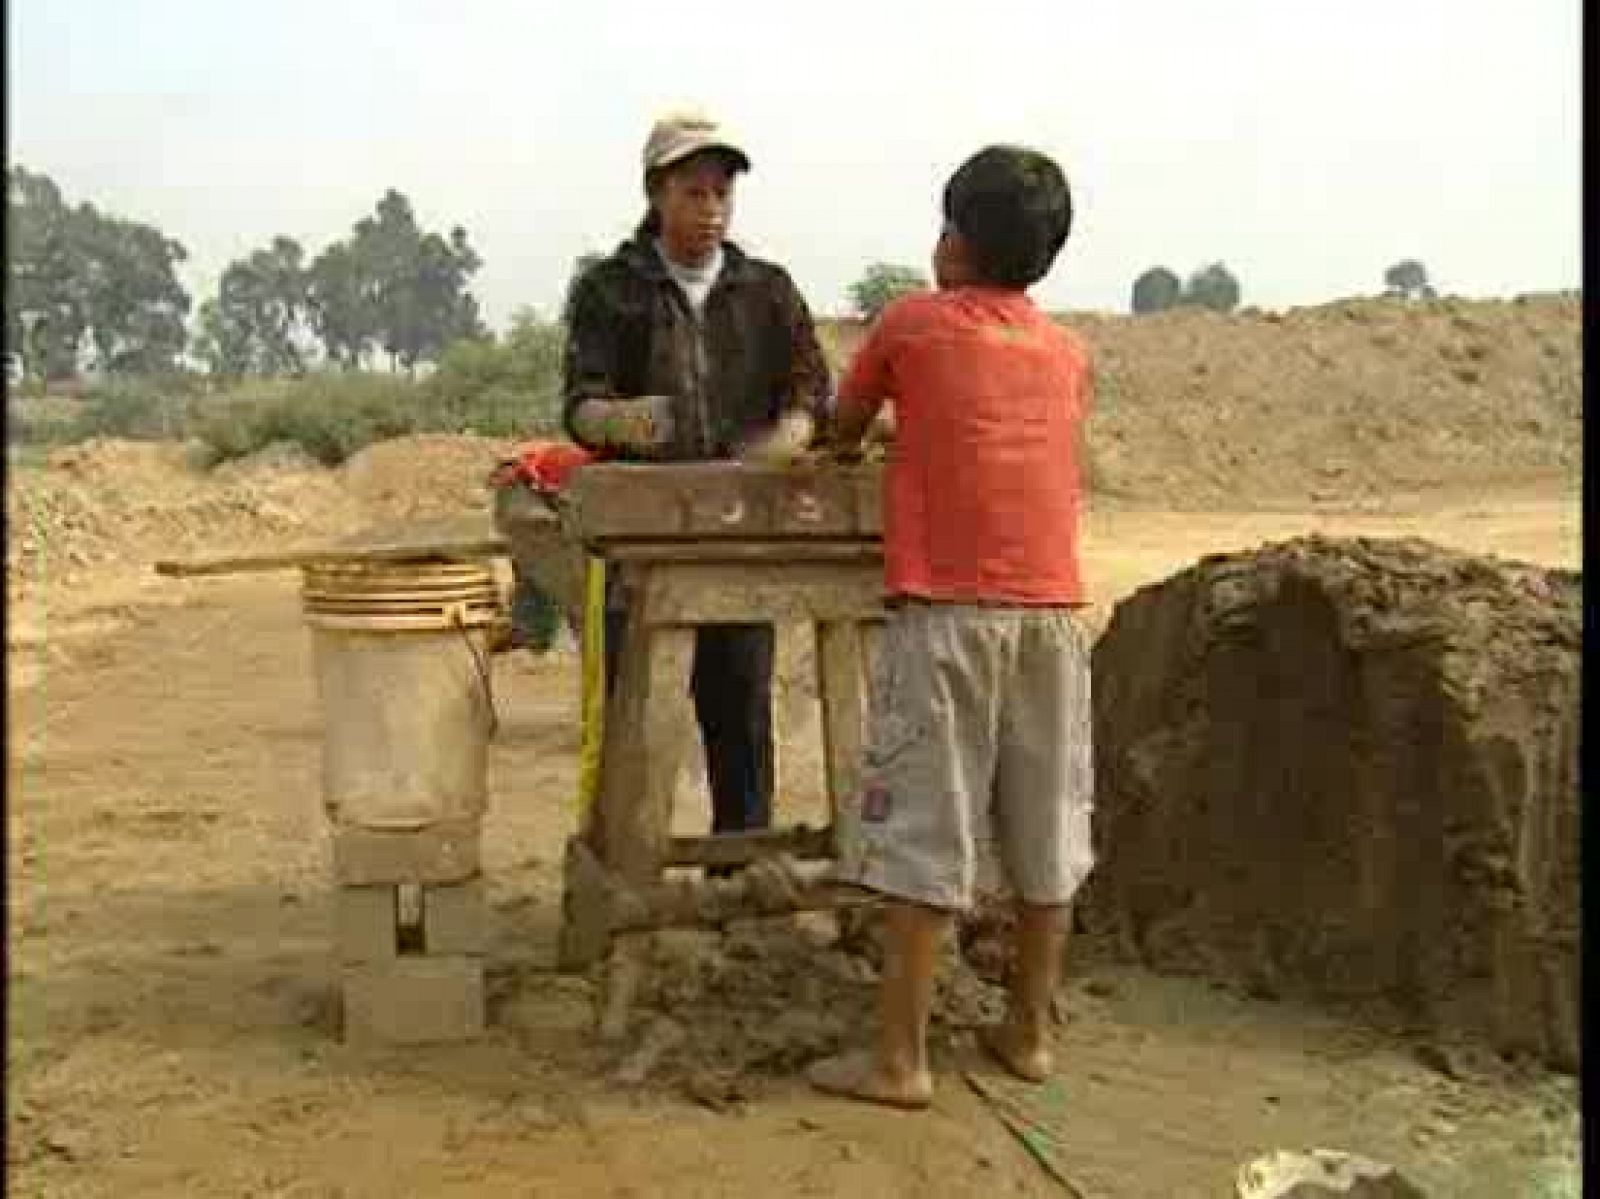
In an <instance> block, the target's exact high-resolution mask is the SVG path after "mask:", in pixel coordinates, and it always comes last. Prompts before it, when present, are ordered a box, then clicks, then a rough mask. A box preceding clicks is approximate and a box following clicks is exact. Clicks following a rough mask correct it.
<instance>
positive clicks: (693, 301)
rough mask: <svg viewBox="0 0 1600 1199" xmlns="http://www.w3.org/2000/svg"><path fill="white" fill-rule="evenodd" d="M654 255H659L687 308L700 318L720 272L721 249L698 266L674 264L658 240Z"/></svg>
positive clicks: (717, 249)
mask: <svg viewBox="0 0 1600 1199" xmlns="http://www.w3.org/2000/svg"><path fill="white" fill-rule="evenodd" d="M656 253H657V254H659V255H661V261H662V263H663V264H664V265H665V266H666V268H667V274H669V275H671V276H672V278H673V281H674V282H676V283H677V285H678V286H679V287H680V288H682V290H683V295H684V298H685V299H687V300H688V301H689V307H690V308H692V309H693V310H694V314H695V316H697V317H698V316H700V315H701V314H702V313H703V312H704V311H705V306H706V297H707V296H708V295H710V294H711V285H712V284H713V283H715V282H716V281H717V275H718V274H719V273H721V271H722V247H721V246H718V247H717V248H716V249H715V250H714V251H712V254H711V257H710V258H708V259H706V261H705V262H704V263H703V264H702V265H700V266H684V265H683V264H682V263H681V262H674V261H673V260H672V259H671V258H670V257H669V256H668V254H667V248H666V246H664V245H662V244H661V242H660V241H659V240H658V241H657V242H656Z"/></svg>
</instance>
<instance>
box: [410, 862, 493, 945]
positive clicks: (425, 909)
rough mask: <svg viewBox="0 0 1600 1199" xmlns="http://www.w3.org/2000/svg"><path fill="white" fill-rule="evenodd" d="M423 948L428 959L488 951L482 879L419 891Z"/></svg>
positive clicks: (434, 886)
mask: <svg viewBox="0 0 1600 1199" xmlns="http://www.w3.org/2000/svg"><path fill="white" fill-rule="evenodd" d="M422 946H423V952H424V953H426V954H428V955H429V956H430V957H431V956H434V955H437V954H443V955H446V956H449V955H464V956H476V955H480V954H483V953H487V952H488V948H489V903H488V900H487V899H486V897H485V895H484V887H483V879H482V877H481V876H480V877H478V878H473V879H468V880H467V881H466V882H464V883H449V884H437V885H432V886H425V887H423V888H422Z"/></svg>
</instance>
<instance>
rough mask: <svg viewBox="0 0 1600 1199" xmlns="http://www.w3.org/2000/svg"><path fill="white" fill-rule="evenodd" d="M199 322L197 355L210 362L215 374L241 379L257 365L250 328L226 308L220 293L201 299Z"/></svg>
mask: <svg viewBox="0 0 1600 1199" xmlns="http://www.w3.org/2000/svg"><path fill="white" fill-rule="evenodd" d="M199 325H200V328H199V331H198V332H197V333H196V334H195V337H194V343H193V347H192V348H193V351H194V356H195V357H196V358H198V359H200V361H201V362H203V363H205V364H206V369H207V370H208V371H209V372H210V373H211V374H212V375H214V376H216V377H218V378H223V379H237V378H240V377H241V376H243V375H247V374H249V373H250V372H251V371H252V370H253V369H254V368H255V353H254V349H253V347H252V345H251V336H250V332H249V330H247V329H244V328H242V327H240V325H239V324H238V322H237V321H236V320H234V319H233V318H231V317H230V316H229V315H228V314H227V313H225V312H224V311H223V309H222V305H221V303H219V302H218V300H217V297H216V296H212V297H210V298H209V299H207V300H204V301H202V302H201V304H200V312H199Z"/></svg>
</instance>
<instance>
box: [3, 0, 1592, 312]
mask: <svg viewBox="0 0 1600 1199" xmlns="http://www.w3.org/2000/svg"><path fill="white" fill-rule="evenodd" d="M935 12H937V13H938V14H939V15H934V13H935ZM6 20H7V21H8V23H9V25H10V29H9V32H10V35H11V36H10V37H9V38H8V39H7V54H8V62H7V74H6V86H7V92H8V99H9V101H10V103H9V105H8V121H9V125H10V129H9V137H10V152H11V157H12V161H14V162H21V163H23V164H25V165H27V166H28V167H30V168H31V169H34V170H42V171H45V172H46V173H48V174H50V175H51V176H52V177H54V178H55V180H56V181H57V182H58V183H59V184H60V185H61V186H62V187H63V189H64V190H65V191H66V192H67V194H68V197H69V198H70V199H73V200H80V199H90V200H93V201H94V202H96V203H97V204H98V205H100V206H102V207H104V208H107V209H110V210H112V211H115V212H117V213H119V214H121V215H125V216H129V217H134V218H138V219H142V220H147V221H151V222H153V223H155V224H158V225H160V226H161V227H162V228H163V229H165V230H166V232H167V233H168V234H170V235H172V236H174V237H177V238H178V239H179V240H181V241H182V242H183V243H184V244H185V245H186V246H187V247H188V248H189V251H190V254H191V261H190V263H189V264H188V269H187V270H186V282H187V283H188V284H189V285H190V288H191V290H192V291H194V292H195V293H196V299H197V302H198V299H199V298H200V296H201V295H202V294H206V293H209V292H210V290H211V289H212V288H213V287H214V286H215V281H216V277H217V275H218V274H219V273H220V272H221V270H222V268H223V267H224V266H226V264H227V263H228V262H229V261H231V260H232V259H233V258H235V257H237V256H240V255H243V254H246V253H248V252H249V251H250V250H252V249H254V248H256V247H257V246H259V245H262V244H265V243H266V242H267V241H268V240H269V239H270V238H271V237H272V236H273V235H275V234H279V233H285V234H289V235H291V236H293V237H295V238H297V239H298V240H299V241H300V242H301V243H302V244H303V245H304V246H305V247H306V248H307V251H308V253H309V254H315V253H316V252H317V251H318V250H319V249H320V248H321V247H322V246H323V245H324V244H325V243H327V242H328V241H330V240H333V239H335V238H337V237H342V236H343V235H344V234H345V233H346V232H348V230H349V227H350V225H351V224H352V223H354V221H355V220H356V219H358V218H359V217H360V216H362V215H364V214H365V213H367V212H369V211H370V210H371V208H372V206H373V204H374V203H375V201H376V200H377V198H378V196H379V195H380V194H381V193H382V191H383V190H384V189H385V188H387V187H391V186H392V187H397V188H399V189H400V190H401V191H403V192H405V193H406V194H407V195H408V196H410V197H411V199H412V201H413V202H414V203H415V204H416V206H417V209H418V212H419V215H420V217H421V219H422V220H423V222H424V224H425V225H426V226H428V227H437V228H444V227H447V226H449V225H451V224H455V223H460V224H462V225H465V226H466V228H467V230H468V232H469V234H470V235H471V238H472V240H473V242H474V244H475V245H476V246H477V248H478V250H479V252H480V253H481V255H482V256H483V259H484V267H483V270H482V271H481V272H480V273H479V275H478V276H477V279H476V281H475V284H474V290H475V291H476V293H477V295H478V296H479V298H480V300H481V301H482V302H483V304H484V306H485V309H486V312H487V314H488V317H489V319H490V321H491V323H493V324H495V325H497V326H499V325H501V324H502V323H503V322H504V320H505V319H506V317H507V316H508V315H509V314H510V312H511V310H512V309H514V308H515V307H516V306H518V305H519V304H523V303H532V304H535V305H539V306H541V307H543V308H545V309H546V310H547V311H548V310H549V309H551V308H553V307H554V306H555V305H556V304H558V303H559V300H560V297H561V294H562V290H563V287H564V286H565V282H566V279H567V275H568V273H569V271H570V268H571V263H572V260H573V259H574V257H575V256H576V255H578V254H579V253H582V252H584V251H587V250H600V249H610V248H611V246H612V245H613V244H614V243H615V242H616V241H617V240H618V239H619V238H620V237H622V236H624V235H625V234H627V233H628V232H629V230H630V229H631V227H632V225H633V223H634V222H635V221H636V220H637V218H638V216H639V213H640V210H641V204H642V201H641V197H640V190H639V188H640V185H639V177H638V176H639V165H638V163H639V149H640V146H641V144H642V141H643V139H644V135H645V132H646V130H647V128H648V125H649V122H650V120H651V118H652V116H653V114H654V113H655V112H656V111H657V110H658V109H659V108H660V107H662V106H664V105H670V104H679V103H700V104H703V105H706V106H709V107H711V108H712V109H714V110H715V111H717V112H718V113H720V114H721V115H723V116H724V117H725V119H727V120H729V121H730V122H731V123H733V124H736V126H737V127H738V128H739V130H740V131H741V132H742V133H743V134H744V136H745V138H746V140H747V144H748V146H749V149H750V152H751V156H752V158H753V159H754V160H755V171H754V173H753V174H752V175H750V176H749V177H747V178H746V179H744V180H743V181H742V183H741V191H740V196H739V208H738V212H737V214H736V217H735V227H734V236H735V238H736V240H739V241H741V242H742V243H744V244H745V245H746V246H747V247H748V248H750V249H752V250H753V251H755V252H757V253H759V254H762V255H764V256H767V257H772V258H776V259H777V260H778V261H780V262H782V263H784V264H785V265H786V266H787V267H788V268H789V269H790V270H791V272H792V273H793V274H794V276H795V278H796V280H797V281H798V282H799V284H800V286H801V288H802V290H803V291H804V292H805V293H806V295H807V297H808V298H809V299H810V301H811V303H812V305H813V307H815V308H816V309H817V310H819V311H823V312H829V311H837V310H841V309H843V308H844V306H845V292H846V288H847V287H848V285H849V283H850V281H851V280H852V279H854V278H855V277H857V275H858V274H859V273H860V271H861V268H862V267H863V266H864V265H865V264H866V263H868V262H871V261H875V260H886V261H895V262H908V263H914V264H917V265H924V264H925V263H926V261H927V257H928V253H929V250H930V248H931V243H932V239H933V236H934V233H935V230H936V226H937V203H938V194H939V189H940V186H941V185H942V182H943V180H944V178H945V177H946V175H948V173H949V172H950V171H951V170H952V169H953V168H954V167H955V166H956V165H957V164H958V163H959V162H960V161H961V159H962V158H964V157H965V156H966V155H967V154H969V153H971V152H972V151H974V150H976V149H978V148H979V147H981V146H982V145H984V144H986V143H988V142H990V141H998V140H1008V141H1018V142H1024V143H1029V144H1032V145H1035V146H1037V147H1039V148H1041V149H1045V150H1047V151H1049V152H1050V153H1052V154H1054V155H1056V156H1057V157H1058V158H1059V160H1060V161H1061V162H1062V164H1063V165H1064V166H1065V167H1066V169H1067V173H1068V175H1069V177H1070V178H1071V180H1072V182H1073V186H1074V191H1075V195H1076V198H1077V203H1078V213H1079V215H1078V223H1077V225H1076V227H1075V228H1074V231H1073V234H1072V240H1071V241H1070V242H1069V243H1068V246H1067V249H1066V251H1065V253H1064V254H1063V257H1062V258H1061V260H1060V261H1059V262H1058V263H1057V266H1056V269H1055V271H1054V272H1053V273H1052V274H1051V276H1050V277H1049V279H1048V280H1046V282H1045V283H1044V284H1043V285H1042V286H1041V288H1040V289H1039V292H1038V293H1037V294H1039V296H1040V297H1041V299H1043V300H1044V301H1045V302H1047V303H1048V304H1050V305H1051V306H1053V307H1071V308H1114V309H1120V308H1125V306H1126V304H1127V297H1128V290H1129V286H1130V284H1131V282H1132V280H1133V278H1134V277H1135V276H1136V275H1137V274H1138V273H1139V272H1140V271H1141V270H1143V269H1144V268H1146V267H1148V266H1151V265H1155V264H1158V263H1159V264H1165V265H1168V266H1171V267H1172V268H1174V269H1176V270H1177V271H1178V272H1179V273H1180V274H1186V273H1188V272H1189V271H1190V270H1193V269H1194V268H1195V267H1197V266H1200V265H1202V264H1204V263H1205V262H1208V261H1211V260H1215V259H1221V260H1223V261H1225V262H1226V263H1227V264H1228V265H1229V267H1231V268H1232V269H1233V271H1234V272H1235V273H1236V274H1237V275H1238V276H1239V278H1240V280H1241V281H1242V283H1243V286H1244V293H1245V302H1246V303H1247V304H1248V303H1256V304H1260V305H1262V306H1265V307H1276V306H1283V305H1289V304H1303V303H1317V302H1321V301H1323V300H1327V299H1330V298H1333V297H1336V296H1340V295H1349V294H1353V293H1356V292H1363V291H1365V292H1370V291H1374V290H1377V289H1378V287H1379V286H1380V280H1381V276H1382V272H1383V270H1384V268H1385V267H1386V266H1388V265H1389V264H1390V263H1392V262H1394V261H1396V260H1397V259H1399V258H1401V257H1416V258H1420V259H1422V260H1423V261H1424V262H1425V263H1426V264H1427V265H1428V267H1429V269H1430V271H1431V272H1432V274H1433V276H1434V278H1435V281H1436V282H1437V283H1438V284H1439V286H1440V287H1441V288H1442V289H1444V290H1447V291H1451V292H1455V293H1459V294H1465V295H1495V294H1510V293H1514V292H1518V291H1535V290H1546V289H1557V288H1574V287H1577V286H1578V285H1579V282H1580V275H1581V266H1580V255H1579V249H1580V243H1579V228H1580V184H1579V180H1580V161H1581V159H1580V124H1581V122H1580V111H1581V108H1580V90H1579V86H1580V76H1579V69H1580V68H1579V60H1580V28H1581V26H1580V4H1579V0H1521V2H1514V0H1501V2H1498V3H1489V2H1486V0H1341V2H1340V3H1334V4H1330V3H1317V4H1312V3H1303V2H1294V3H1290V2H1286V0H1276V2H1274V0H1210V2H1209V3H1204V4H1202V3H1198V2H1196V0H1122V2H1117V3H1095V4H1089V3H1073V2H1069V0H1053V2H1052V0H1036V2H1033V3H1022V2H1020V0H977V2H972V0H964V2H962V3H952V4H950V5H949V6H948V7H947V8H940V9H936V8H935V7H934V5H933V4H932V3H931V2H930V0H921V2H915V0H907V2H903V3H902V2H899V0H807V2H805V3H799V4H788V3H785V4H779V3H765V2H760V0H673V2H672V3H657V4H646V3H633V2H627V0H556V2H540V0H319V2H317V3H310V2H308V0H275V2H274V3H269V4H248V5H247V4H234V3H220V2H218V0H204V2H202V0H13V3H11V4H9V5H7V6H6Z"/></svg>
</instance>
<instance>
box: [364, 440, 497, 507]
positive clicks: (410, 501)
mask: <svg viewBox="0 0 1600 1199" xmlns="http://www.w3.org/2000/svg"><path fill="white" fill-rule="evenodd" d="M515 446H516V443H515V442H514V441H505V440H499V439H495V438H490V437H470V436H464V435H459V436H458V435H455V434H444V433H439V434H422V435H418V436H415V437H399V438H396V439H394V440H393V441H384V442H379V443H378V444H376V445H371V446H368V447H367V448H366V449H364V450H361V451H359V452H357V453H356V454H353V455H352V456H351V457H350V459H349V461H347V462H345V463H344V465H343V466H342V467H340V468H339V471H338V474H339V478H340V482H341V483H342V485H343V486H344V487H345V489H346V490H347V491H348V492H349V493H350V495H351V496H352V497H353V498H354V499H355V500H356V501H357V502H358V503H360V504H361V505H362V506H363V507H365V508H366V509H368V510H369V511H371V512H373V513H377V514H381V515H383V516H385V517H396V518H399V517H411V516H453V515H458V514H460V513H463V512H487V511H488V510H489V506H490V502H491V499H492V497H491V494H490V492H489V491H488V489H487V488H486V487H485V485H484V480H485V479H486V478H487V477H488V475H489V472H490V471H492V470H493V469H494V468H495V465H496V464H497V463H499V462H500V461H501V460H502V459H505V458H508V457H510V456H511V453H512V451H513V449H514V448H515Z"/></svg>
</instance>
